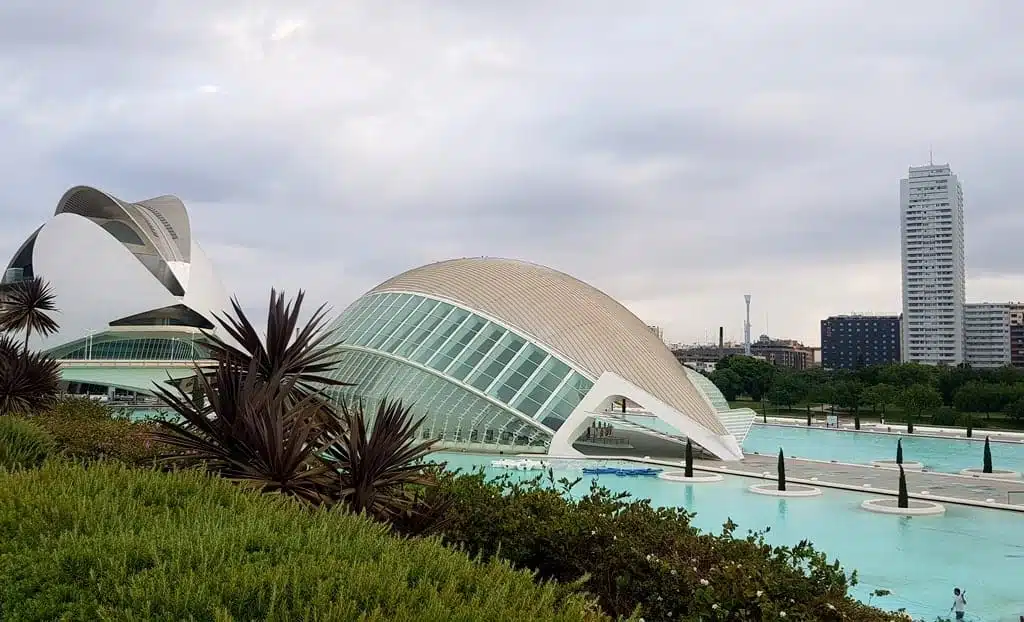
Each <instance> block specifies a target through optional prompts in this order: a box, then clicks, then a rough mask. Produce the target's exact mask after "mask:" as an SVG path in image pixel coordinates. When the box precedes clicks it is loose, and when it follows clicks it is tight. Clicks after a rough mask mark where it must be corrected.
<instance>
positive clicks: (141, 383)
mask: <svg viewBox="0 0 1024 622" xmlns="http://www.w3.org/2000/svg"><path fill="white" fill-rule="evenodd" d="M33 277H41V278H43V279H45V280H46V281H47V282H48V283H50V285H51V286H52V288H53V292H54V294H55V296H56V304H57V307H58V308H59V309H60V312H59V313H58V314H55V316H54V319H56V320H57V321H58V322H59V324H60V331H59V333H58V334H56V335H51V336H49V337H47V338H40V337H37V336H35V335H33V341H32V344H31V345H32V347H33V348H38V349H42V350H45V351H48V352H49V353H50V354H51V355H53V356H54V357H55V358H57V359H60V360H62V361H64V362H65V364H64V365H63V371H62V373H63V375H64V379H65V380H66V381H67V382H69V383H72V384H74V383H82V384H91V385H101V386H107V387H111V388H121V389H126V390H133V391H142V392H147V391H150V390H151V389H152V383H153V381H154V379H156V380H161V379H162V380H166V379H167V377H168V374H170V375H172V376H180V377H184V376H187V375H189V372H191V371H192V361H194V360H195V359H197V358H202V356H203V353H202V348H201V343H200V342H201V339H202V334H201V330H202V329H213V328H214V324H215V322H214V317H213V314H214V313H221V312H223V311H225V310H227V309H228V308H229V299H228V296H227V293H226V292H225V290H224V286H223V285H222V284H221V281H220V279H219V278H218V277H217V275H216V274H215V273H214V270H213V265H212V264H211V263H210V260H209V259H207V257H206V255H205V253H203V251H202V249H201V248H200V247H199V244H197V243H196V241H195V240H194V239H193V237H192V228H191V224H190V221H189V215H188V212H187V210H186V209H185V205H184V204H183V203H182V202H181V200H180V199H178V198H177V197H173V196H161V197H156V198H153V199H147V200H144V201H139V202H136V203H130V202H127V201H123V200H121V199H119V198H117V197H115V196H112V195H110V194H108V193H105V192H103V191H101V190H97V189H96V188H91V187H88V186H76V187H74V188H71V189H70V190H68V191H67V192H66V193H64V195H63V196H62V197H61V199H60V201H59V202H58V203H57V208H56V210H55V211H54V215H53V218H51V219H50V220H49V221H48V222H46V223H45V224H44V225H42V226H41V227H39V228H38V229H36V231H35V232H33V233H32V235H30V236H29V237H28V239H27V240H25V242H24V243H22V244H21V246H20V248H18V250H17V252H16V253H15V254H14V257H13V258H12V259H11V261H10V262H9V263H8V265H7V268H6V270H5V271H4V273H3V282H4V283H7V284H10V283H14V282H17V281H20V280H22V279H30V278H33Z"/></svg>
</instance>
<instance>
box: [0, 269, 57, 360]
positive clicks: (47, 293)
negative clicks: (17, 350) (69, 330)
mask: <svg viewBox="0 0 1024 622" xmlns="http://www.w3.org/2000/svg"><path fill="white" fill-rule="evenodd" d="M56 298H57V297H56V296H55V295H54V294H53V289H51V288H50V284H49V283H47V282H46V281H44V280H42V279H40V278H38V277H36V278H34V279H29V280H27V281H20V282H17V283H13V284H10V285H5V286H4V288H3V290H2V291H0V331H3V332H12V331H13V332H24V333H25V354H28V341H29V339H30V338H31V336H32V332H33V331H34V332H36V333H37V334H39V335H42V336H44V337H45V336H47V335H52V334H54V333H56V332H57V331H58V330H59V329H60V326H59V325H58V324H57V322H56V321H55V320H54V319H53V318H51V317H50V315H49V314H50V313H55V312H57V305H56V304H55V301H56Z"/></svg>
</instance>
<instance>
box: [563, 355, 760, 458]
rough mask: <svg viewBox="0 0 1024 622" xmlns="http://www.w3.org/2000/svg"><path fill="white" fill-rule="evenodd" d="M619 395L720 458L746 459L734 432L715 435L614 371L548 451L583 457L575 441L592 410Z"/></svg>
mask: <svg viewBox="0 0 1024 622" xmlns="http://www.w3.org/2000/svg"><path fill="white" fill-rule="evenodd" d="M619 397H626V398H628V399H629V400H630V401H631V402H635V403H637V404H639V405H640V406H642V407H643V408H645V409H647V411H648V412H650V413H651V414H653V415H654V416H655V417H657V418H658V419H660V420H661V421H663V422H665V423H666V424H668V425H670V426H672V427H673V428H675V429H677V430H679V432H680V433H681V434H682V435H684V436H686V437H687V438H689V439H691V440H692V441H693V442H694V443H696V444H697V445H700V446H701V447H703V448H704V449H705V450H707V451H708V452H710V453H711V454H714V455H715V456H716V457H717V458H719V459H721V460H730V461H731V460H742V459H743V450H742V449H741V448H740V445H739V443H738V442H737V441H736V438H735V437H733V436H732V435H731V434H716V433H714V432H712V431H711V430H708V429H707V428H706V427H704V426H702V425H701V424H700V423H698V422H697V421H694V420H693V419H692V418H690V417H688V416H686V415H684V414H683V413H681V412H679V411H678V410H676V409H674V408H672V407H671V406H669V405H668V404H666V403H665V402H663V401H661V400H659V399H658V398H656V397H655V396H653V395H651V394H650V393H648V392H647V391H644V390H643V389H641V388H640V387H638V386H636V385H635V384H633V383H631V382H629V381H628V380H626V379H624V378H622V377H621V376H618V375H617V374H614V373H612V372H605V373H604V374H602V375H601V377H600V378H598V380H597V382H596V383H595V384H594V386H593V387H592V388H591V389H590V391H589V392H588V393H587V395H586V396H584V398H583V400H582V401H581V402H580V403H579V405H578V406H577V407H576V409H575V410H573V412H572V414H571V415H569V417H568V419H566V420H565V422H564V423H563V424H562V426H561V427H560V428H559V429H558V431H557V432H555V435H554V437H553V438H552V439H551V449H550V450H549V453H551V454H552V455H558V456H582V455H583V454H582V453H581V452H580V451H579V450H577V449H575V448H573V443H574V442H575V441H576V439H577V438H579V436H580V435H581V434H582V433H583V431H584V430H585V429H586V428H587V426H589V425H590V423H591V422H592V421H593V419H594V418H595V417H594V414H593V413H595V412H599V411H601V410H603V409H605V408H607V406H608V405H609V404H610V403H611V402H612V401H613V400H614V399H615V398H619Z"/></svg>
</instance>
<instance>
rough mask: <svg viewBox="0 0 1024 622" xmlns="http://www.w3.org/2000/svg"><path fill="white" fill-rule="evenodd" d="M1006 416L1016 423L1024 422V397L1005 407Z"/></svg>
mask: <svg viewBox="0 0 1024 622" xmlns="http://www.w3.org/2000/svg"><path fill="white" fill-rule="evenodd" d="M1003 410H1004V411H1005V412H1006V414H1007V415H1008V416H1009V417H1010V418H1011V419H1013V420H1014V421H1024V397H1019V398H1017V399H1015V400H1014V401H1012V402H1010V403H1009V404H1007V405H1006V406H1004V407H1003Z"/></svg>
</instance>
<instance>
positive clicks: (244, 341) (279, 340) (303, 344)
mask: <svg viewBox="0 0 1024 622" xmlns="http://www.w3.org/2000/svg"><path fill="white" fill-rule="evenodd" d="M304 298H305V293H304V292H303V291H301V290H300V291H299V293H298V295H297V296H296V297H295V300H294V301H286V300H285V295H284V292H280V293H278V292H277V290H275V289H271V290H270V303H269V305H268V307H267V334H266V339H265V340H264V339H263V338H262V337H261V336H260V333H259V331H258V330H257V329H256V327H255V326H253V324H252V322H250V321H249V318H248V317H247V316H246V314H245V312H244V311H243V310H242V306H241V305H240V304H239V302H238V299H237V298H233V299H232V300H231V313H225V314H224V315H219V314H217V315H215V318H216V320H217V323H218V324H220V326H221V328H222V329H223V331H224V333H225V334H226V335H228V336H229V337H230V338H231V339H232V340H234V341H235V342H236V343H237V345H235V344H232V343H230V342H229V341H228V340H227V339H224V338H221V337H220V336H218V335H216V334H214V333H211V332H206V333H205V335H206V340H207V349H208V350H209V353H210V358H211V359H214V360H217V361H223V362H225V363H230V364H231V365H232V366H235V367H238V368H240V369H241V370H244V371H245V372H246V373H250V372H251V373H253V374H254V375H256V377H258V378H261V379H263V380H267V379H269V378H272V377H275V378H279V379H281V380H284V381H287V382H289V386H290V387H291V390H292V392H291V394H290V396H289V399H291V400H292V402H293V403H297V402H300V401H304V400H308V399H310V398H318V397H319V396H320V392H321V390H322V388H323V387H330V386H349V385H350V384H351V383H348V382H343V381H341V380H337V379H335V378H332V377H331V375H330V372H332V371H333V370H334V369H335V368H336V365H337V351H336V349H335V347H334V346H335V345H336V344H335V343H333V342H331V341H330V340H329V338H330V333H329V332H328V331H327V330H326V329H327V312H328V310H327V306H326V305H321V306H320V307H318V308H317V309H316V311H314V312H313V315H312V316H311V317H310V319H309V320H308V321H307V322H306V324H305V325H304V326H302V327H301V328H300V327H299V314H300V312H301V310H302V302H303V299H304Z"/></svg>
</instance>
